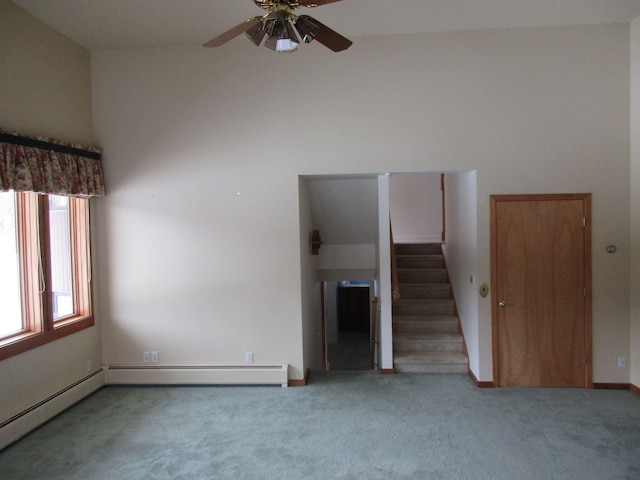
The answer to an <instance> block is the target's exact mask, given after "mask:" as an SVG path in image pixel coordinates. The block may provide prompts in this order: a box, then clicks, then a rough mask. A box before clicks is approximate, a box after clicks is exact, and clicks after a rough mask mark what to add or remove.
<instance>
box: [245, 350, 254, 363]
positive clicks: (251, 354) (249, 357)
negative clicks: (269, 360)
mask: <svg viewBox="0 0 640 480" xmlns="http://www.w3.org/2000/svg"><path fill="white" fill-rule="evenodd" d="M246 359H247V363H253V352H247V355H246Z"/></svg>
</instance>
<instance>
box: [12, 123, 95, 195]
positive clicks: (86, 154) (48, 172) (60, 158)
mask: <svg viewBox="0 0 640 480" xmlns="http://www.w3.org/2000/svg"><path fill="white" fill-rule="evenodd" d="M9 190H15V191H16V192H36V193H49V194H54V195H66V196H80V197H100V196H103V195H104V194H105V190H104V177H103V175H102V162H101V161H100V150H99V149H97V148H91V147H84V146H82V145H76V144H70V143H64V142H61V141H59V140H55V139H51V138H44V137H27V136H24V135H19V134H17V133H15V132H6V131H4V130H2V129H0V192H6V191H9Z"/></svg>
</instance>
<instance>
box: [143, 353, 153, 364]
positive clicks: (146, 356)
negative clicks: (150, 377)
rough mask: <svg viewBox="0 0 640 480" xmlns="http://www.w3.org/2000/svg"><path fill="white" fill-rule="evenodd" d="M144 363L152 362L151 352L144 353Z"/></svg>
mask: <svg viewBox="0 0 640 480" xmlns="http://www.w3.org/2000/svg"><path fill="white" fill-rule="evenodd" d="M142 361H143V362H144V363H149V362H150V361H151V356H150V355H149V352H142Z"/></svg>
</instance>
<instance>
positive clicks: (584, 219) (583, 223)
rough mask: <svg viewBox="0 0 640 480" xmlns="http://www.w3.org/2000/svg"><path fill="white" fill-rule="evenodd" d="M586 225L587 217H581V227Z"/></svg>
mask: <svg viewBox="0 0 640 480" xmlns="http://www.w3.org/2000/svg"><path fill="white" fill-rule="evenodd" d="M586 226H587V218H586V217H582V228H585V227H586Z"/></svg>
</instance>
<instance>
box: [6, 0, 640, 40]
mask: <svg viewBox="0 0 640 480" xmlns="http://www.w3.org/2000/svg"><path fill="white" fill-rule="evenodd" d="M13 1H14V3H16V4H18V5H20V6H22V7H23V8H25V9H27V10H28V11H29V12H31V13H32V14H33V15H35V16H36V17H38V18H40V19H41V20H42V21H44V22H45V23H47V24H49V25H50V26H52V27H53V28H54V29H56V30H58V31H59V32H61V33H63V34H64V35H66V36H67V37H68V38H70V39H71V40H73V41H75V42H76V43H78V44H80V45H82V46H84V47H86V48H88V49H90V50H110V49H127V48H146V47H159V46H186V45H194V46H195V45H201V44H202V43H204V42H205V41H207V40H209V39H210V38H212V37H214V36H216V35H218V34H220V33H222V32H223V31H225V30H228V29H229V28H231V27H233V26H235V25H237V24H239V23H240V22H242V21H243V20H245V19H246V18H248V17H251V16H255V15H261V14H262V13H263V10H261V9H260V8H258V7H257V6H256V5H255V4H254V3H253V2H252V0H13ZM305 10H307V11H306V13H307V14H310V15H311V16H313V17H315V18H317V19H318V20H320V21H321V22H323V23H325V24H326V25H328V26H329V27H331V28H333V29H334V30H336V31H338V32H339V33H341V34H343V35H345V36H347V37H350V38H352V39H353V38H355V37H363V36H368V35H381V34H382V35H389V34H402V33H420V32H433V31H454V30H475V29H488V28H513V27H538V26H562V25H581V24H594V23H627V22H630V21H632V20H634V19H635V18H637V17H638V16H640V0H343V1H342V2H338V3H334V4H329V5H324V6H322V7H318V8H316V9H305ZM311 10H313V11H311Z"/></svg>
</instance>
